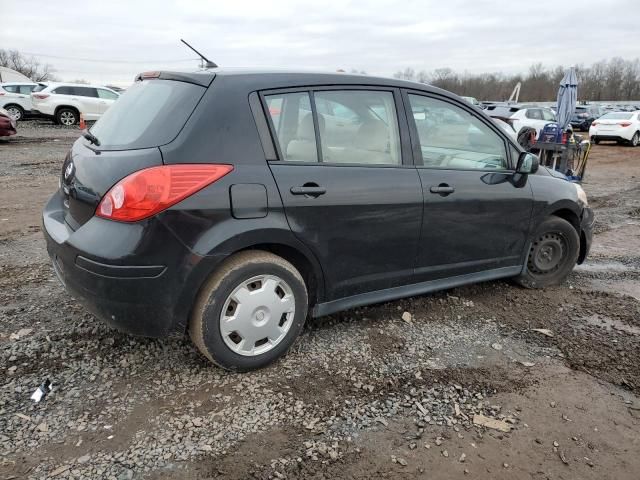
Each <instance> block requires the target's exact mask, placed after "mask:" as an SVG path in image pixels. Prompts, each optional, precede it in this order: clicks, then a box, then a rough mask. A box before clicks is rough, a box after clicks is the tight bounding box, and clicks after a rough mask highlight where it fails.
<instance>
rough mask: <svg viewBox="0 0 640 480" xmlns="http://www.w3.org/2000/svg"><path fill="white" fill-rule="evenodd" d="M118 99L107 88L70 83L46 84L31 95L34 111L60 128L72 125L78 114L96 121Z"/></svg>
mask: <svg viewBox="0 0 640 480" xmlns="http://www.w3.org/2000/svg"><path fill="white" fill-rule="evenodd" d="M36 90H38V89H36ZM118 97H119V94H118V93H117V92H114V91H113V90H111V89H110V88H106V87H98V86H93V85H81V84H80V85H79V84H74V83H50V84H49V85H48V86H47V87H46V88H43V89H42V90H39V91H33V92H32V93H31V101H32V103H33V110H34V112H35V113H40V114H42V115H45V116H47V117H50V118H53V120H54V121H55V122H56V123H58V124H61V125H75V124H76V123H78V122H79V121H80V114H82V115H83V117H84V119H85V120H98V119H99V118H100V117H101V116H102V114H103V113H104V112H106V111H107V109H108V108H109V107H110V106H111V105H112V104H113V102H115V101H116V100H117V99H118Z"/></svg>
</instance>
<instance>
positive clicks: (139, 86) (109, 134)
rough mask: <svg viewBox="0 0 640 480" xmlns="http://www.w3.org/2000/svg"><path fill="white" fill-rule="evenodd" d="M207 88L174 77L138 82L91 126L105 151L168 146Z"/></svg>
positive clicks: (92, 131)
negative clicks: (176, 79)
mask: <svg viewBox="0 0 640 480" xmlns="http://www.w3.org/2000/svg"><path fill="white" fill-rule="evenodd" d="M94 90H95V89H94ZM205 91H206V88H205V87H201V86H199V85H194V84H192V83H187V82H178V81H173V80H144V81H139V82H136V83H135V84H134V85H133V86H131V87H130V88H128V89H127V91H126V92H125V93H123V94H122V95H121V96H120V97H119V99H118V101H117V102H115V103H114V104H113V105H112V106H111V107H109V109H108V110H107V111H106V112H105V113H104V115H102V117H100V120H98V121H97V122H96V123H95V125H94V126H93V127H91V133H93V134H94V135H95V136H96V137H98V140H99V141H100V149H101V150H127V149H136V148H149V147H157V146H160V145H166V144H167V143H169V142H171V141H172V140H173V139H174V138H175V137H176V136H177V135H178V133H179V132H180V130H181V129H182V127H183V126H184V124H185V123H186V122H187V119H188V118H189V116H190V115H191V113H192V112H193V110H194V109H195V108H196V105H197V104H198V102H199V101H200V99H201V98H202V96H203V95H204V92H205Z"/></svg>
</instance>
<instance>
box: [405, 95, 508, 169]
mask: <svg viewBox="0 0 640 480" xmlns="http://www.w3.org/2000/svg"><path fill="white" fill-rule="evenodd" d="M409 101H410V103H411V109H412V110H413V118H414V121H415V124H416V129H417V130H418V138H419V140H420V150H421V152H422V163H423V165H424V166H425V167H430V168H445V169H450V170H485V169H486V170H507V169H508V168H509V163H508V161H507V153H506V148H505V143H504V140H503V139H502V137H500V136H499V135H498V134H497V133H496V132H494V131H493V130H492V129H491V128H489V127H488V126H487V125H485V124H484V123H483V122H482V121H481V120H480V119H478V118H477V117H475V116H474V115H472V114H471V113H469V112H468V111H467V110H464V109H462V108H460V107H458V106H456V105H453V104H452V103H449V102H445V101H442V100H438V99H435V98H431V97H425V96H422V95H412V94H411V95H409Z"/></svg>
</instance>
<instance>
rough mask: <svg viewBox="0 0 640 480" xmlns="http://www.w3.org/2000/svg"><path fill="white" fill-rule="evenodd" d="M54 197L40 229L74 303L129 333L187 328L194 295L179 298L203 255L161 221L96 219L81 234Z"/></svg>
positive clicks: (151, 333)
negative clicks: (172, 232)
mask: <svg viewBox="0 0 640 480" xmlns="http://www.w3.org/2000/svg"><path fill="white" fill-rule="evenodd" d="M64 215H65V211H64V209H63V206H62V197H61V196H60V194H59V193H55V194H54V195H53V197H52V198H51V199H50V200H49V202H48V203H47V205H46V207H45V209H44V211H43V232H44V236H45V239H46V242H47V251H48V253H49V256H50V257H51V260H52V263H53V268H54V270H55V273H56V275H57V276H58V278H59V279H60V280H61V282H62V283H63V284H64V286H65V288H66V289H67V291H68V292H69V293H71V295H73V297H74V298H76V300H78V301H79V302H80V303H82V304H83V305H84V306H85V307H86V308H87V309H88V310H89V311H90V312H91V313H93V314H94V315H95V316H96V317H98V318H100V319H101V320H103V321H104V322H105V323H107V324H109V325H111V326H113V327H115V328H117V329H118V330H121V331H123V332H126V333H130V334H133V335H141V336H146V337H163V336H166V335H169V334H170V333H172V332H178V331H182V332H183V331H184V329H185V327H186V321H187V318H188V313H189V310H190V305H191V300H192V299H193V296H194V295H195V292H197V289H196V290H195V292H194V295H187V296H186V299H185V296H184V295H182V292H183V288H184V286H185V284H187V283H188V282H187V281H186V279H187V277H188V276H189V275H190V273H191V270H193V268H194V265H198V264H199V263H200V260H201V258H200V257H197V256H194V255H193V254H192V253H191V252H190V251H189V250H188V249H186V247H184V246H183V245H182V244H181V243H180V242H178V241H177V239H175V237H174V236H173V234H171V233H170V232H168V231H167V230H166V229H165V228H164V227H163V226H162V225H161V224H160V223H159V222H157V221H154V220H153V219H152V220H150V221H149V222H148V223H147V224H145V225H141V224H124V223H119V222H112V221H109V220H104V219H100V218H92V219H91V220H89V221H88V222H87V223H85V224H84V225H82V226H81V227H80V228H78V229H77V230H76V231H73V230H72V229H71V228H70V227H69V226H68V225H67V224H66V222H65V220H64Z"/></svg>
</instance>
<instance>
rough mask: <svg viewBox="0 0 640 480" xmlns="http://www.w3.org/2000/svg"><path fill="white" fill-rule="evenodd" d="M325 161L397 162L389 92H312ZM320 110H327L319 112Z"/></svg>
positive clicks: (394, 118)
mask: <svg viewBox="0 0 640 480" xmlns="http://www.w3.org/2000/svg"><path fill="white" fill-rule="evenodd" d="M314 99H315V103H316V107H317V109H318V127H319V128H318V130H319V132H320V145H321V147H322V161H323V162H325V163H358V164H370V165H376V164H390V165H400V164H401V163H402V162H401V155H400V135H399V132H398V119H397V116H396V108H395V101H394V98H393V93H392V92H385V91H377V90H371V91H368V90H331V91H319V92H315V94H314ZM323 111H326V112H331V113H321V112H323Z"/></svg>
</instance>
